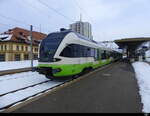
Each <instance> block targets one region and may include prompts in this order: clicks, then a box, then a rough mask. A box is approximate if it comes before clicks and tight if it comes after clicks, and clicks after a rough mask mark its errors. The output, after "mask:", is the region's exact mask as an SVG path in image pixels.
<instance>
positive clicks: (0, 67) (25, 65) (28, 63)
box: [0, 60, 38, 71]
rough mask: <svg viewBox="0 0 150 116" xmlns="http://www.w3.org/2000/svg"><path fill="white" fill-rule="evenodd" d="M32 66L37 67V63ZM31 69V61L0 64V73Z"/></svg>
mask: <svg viewBox="0 0 150 116" xmlns="http://www.w3.org/2000/svg"><path fill="white" fill-rule="evenodd" d="M33 64H34V66H37V65H38V61H37V60H35V61H34V63H33ZM28 67H31V61H30V60H26V61H10V62H0V71H5V70H12V69H20V68H28Z"/></svg>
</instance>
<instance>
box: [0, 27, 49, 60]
mask: <svg viewBox="0 0 150 116" xmlns="http://www.w3.org/2000/svg"><path fill="white" fill-rule="evenodd" d="M29 35H30V31H29V30H26V29H22V28H18V27H16V28H14V29H10V30H8V31H6V32H4V33H2V34H0V61H1V62H2V61H22V60H29V59H31V55H30V54H31V47H30V42H31V41H30V38H29ZM32 35H33V57H34V59H37V58H38V50H39V43H40V41H41V40H42V39H44V38H45V37H46V36H47V35H46V34H43V33H40V32H35V31H33V33H32Z"/></svg>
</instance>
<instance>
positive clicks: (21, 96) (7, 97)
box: [0, 80, 71, 112]
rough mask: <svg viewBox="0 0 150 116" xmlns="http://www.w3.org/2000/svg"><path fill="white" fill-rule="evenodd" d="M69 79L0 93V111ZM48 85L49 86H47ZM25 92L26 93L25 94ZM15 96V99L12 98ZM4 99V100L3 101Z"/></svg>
mask: <svg viewBox="0 0 150 116" xmlns="http://www.w3.org/2000/svg"><path fill="white" fill-rule="evenodd" d="M69 81H71V80H66V81H64V82H57V81H56V82H54V81H51V80H49V81H45V82H41V83H38V84H35V85H32V86H28V87H25V88H21V89H18V90H15V91H11V92H8V93H5V94H2V95H0V112H3V111H4V110H6V109H8V108H10V107H12V106H15V105H16V104H18V103H22V102H25V101H26V100H28V99H30V98H33V97H36V96H38V95H41V94H44V93H46V92H48V91H50V90H52V89H53V88H55V87H58V86H61V85H63V84H64V83H66V82H69ZM49 85H50V86H49ZM26 93H27V94H26ZM16 96H17V98H16V99H14V98H15V97H16ZM3 100H4V101H3Z"/></svg>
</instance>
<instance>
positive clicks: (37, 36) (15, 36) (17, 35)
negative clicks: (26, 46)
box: [4, 27, 47, 42]
mask: <svg viewBox="0 0 150 116" xmlns="http://www.w3.org/2000/svg"><path fill="white" fill-rule="evenodd" d="M4 33H5V34H12V38H11V39H10V40H11V41H16V42H17V41H18V40H19V39H25V40H26V41H29V39H28V38H29V36H30V31H29V30H26V29H22V28H19V27H16V28H13V29H9V30H8V31H7V32H4ZM32 36H33V39H34V40H37V41H38V40H42V39H44V38H45V37H46V36H47V35H46V34H44V33H41V32H35V31H33V32H32Z"/></svg>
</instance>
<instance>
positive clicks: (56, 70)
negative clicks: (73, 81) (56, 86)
mask: <svg viewBox="0 0 150 116" xmlns="http://www.w3.org/2000/svg"><path fill="white" fill-rule="evenodd" d="M61 71H62V70H61V69H60V68H58V69H53V70H52V73H53V74H56V73H59V72H61Z"/></svg>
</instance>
